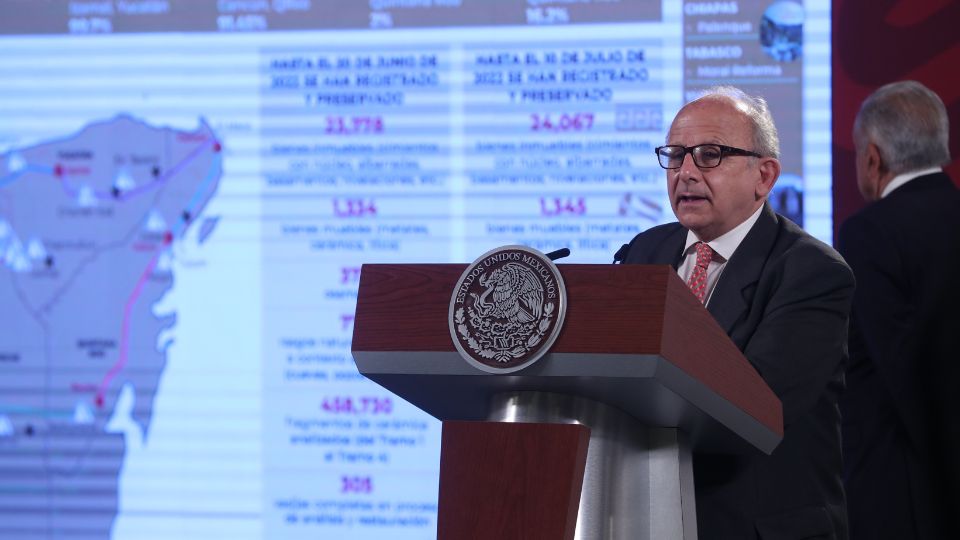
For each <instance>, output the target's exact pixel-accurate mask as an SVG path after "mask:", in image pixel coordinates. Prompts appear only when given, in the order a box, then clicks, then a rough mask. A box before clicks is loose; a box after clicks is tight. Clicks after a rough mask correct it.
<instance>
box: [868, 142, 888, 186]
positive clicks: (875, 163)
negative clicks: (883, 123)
mask: <svg viewBox="0 0 960 540" xmlns="http://www.w3.org/2000/svg"><path fill="white" fill-rule="evenodd" d="M886 169H887V167H886V166H885V165H884V164H883V156H882V155H880V148H879V147H878V146H877V145H875V144H873V143H867V170H868V171H870V177H871V178H879V177H881V176H883V175H884V174H885V173H886V172H887V170H886Z"/></svg>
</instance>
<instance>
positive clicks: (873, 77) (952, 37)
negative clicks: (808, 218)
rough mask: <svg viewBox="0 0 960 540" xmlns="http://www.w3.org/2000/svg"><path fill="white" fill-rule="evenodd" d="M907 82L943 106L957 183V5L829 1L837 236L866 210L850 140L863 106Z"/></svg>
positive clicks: (913, 0)
mask: <svg viewBox="0 0 960 540" xmlns="http://www.w3.org/2000/svg"><path fill="white" fill-rule="evenodd" d="M904 79H913V80H916V81H920V82H922V83H923V84H925V85H927V86H928V87H929V88H930V89H931V90H933V91H934V92H936V93H937V94H939V95H940V98H941V99H943V102H944V104H946V106H947V112H948V113H949V115H950V155H951V156H953V158H954V160H953V162H952V163H951V164H950V166H949V167H948V168H947V172H948V173H950V175H951V176H952V177H953V180H954V182H958V183H960V0H834V1H833V216H834V217H833V219H834V236H836V231H837V230H838V229H839V227H840V224H841V223H842V222H843V220H844V219H846V218H847V217H849V216H850V215H851V214H853V213H854V212H856V211H857V210H859V209H860V208H861V207H862V206H863V205H864V202H863V200H862V199H861V197H860V193H859V192H858V191H857V184H856V177H855V172H854V152H853V138H852V136H851V131H852V129H853V119H854V118H855V117H856V114H857V110H858V109H859V107H860V102H861V101H863V99H864V98H865V97H867V95H869V94H870V92H872V91H873V90H875V89H876V88H878V87H879V86H881V85H884V84H886V83H888V82H893V81H899V80H904Z"/></svg>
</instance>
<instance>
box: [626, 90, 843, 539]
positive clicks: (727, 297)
mask: <svg viewBox="0 0 960 540" xmlns="http://www.w3.org/2000/svg"><path fill="white" fill-rule="evenodd" d="M657 154H658V159H659V160H660V165H661V166H662V167H664V168H665V169H667V171H666V176H667V190H668V192H669V196H670V204H671V206H672V207H673V211H674V213H675V214H676V216H677V219H678V220H679V223H670V224H667V225H661V226H658V227H654V228H652V229H650V230H648V231H645V232H643V233H641V234H639V235H637V236H636V237H635V238H634V239H633V240H632V241H631V242H630V245H629V251H628V252H627V254H626V256H625V260H624V262H626V263H638V264H672V265H674V267H676V268H677V271H678V273H679V274H680V277H681V278H683V279H684V280H685V281H687V283H688V284H691V282H693V287H691V288H692V289H694V291H695V294H697V293H698V292H699V293H700V295H701V296H702V300H705V301H706V306H707V309H708V310H709V311H710V313H712V314H713V316H714V318H715V319H716V320H717V322H719V323H720V326H721V327H723V328H724V329H725V330H726V332H727V334H728V335H729V336H730V338H731V339H732V340H733V342H734V343H735V344H736V345H737V346H738V347H739V348H740V350H741V351H743V353H744V356H746V358H747V359H748V360H749V361H750V363H751V364H752V365H753V367H754V368H756V370H757V371H758V372H759V373H760V375H761V376H762V377H763V379H764V380H765V381H766V382H767V384H768V385H770V387H771V388H772V389H773V391H774V392H775V393H776V394H777V396H778V397H779V398H780V400H781V401H782V402H783V420H784V427H785V429H784V438H783V441H782V442H781V443H780V445H779V446H778V447H777V448H776V450H774V452H773V454H772V455H770V456H766V455H762V454H759V453H755V454H750V455H742V456H735V455H719V454H712V455H711V454H702V453H695V454H694V456H693V468H694V483H695V488H696V503H697V528H698V532H699V537H700V538H701V539H702V540H712V539H721V538H722V539H736V540H749V539H756V538H760V539H794V538H795V539H800V538H846V537H847V525H846V511H845V507H844V493H843V486H842V483H841V479H840V471H841V454H840V413H839V410H838V407H837V399H838V396H839V393H840V391H841V389H842V385H843V382H842V374H843V365H844V361H845V359H846V340H847V319H848V314H849V310H850V302H851V298H852V295H853V287H854V281H853V275H852V274H851V272H850V269H849V267H847V265H846V264H845V263H844V262H843V259H841V258H840V256H839V255H838V254H837V253H836V252H835V251H834V250H833V249H831V248H830V247H829V246H827V245H826V244H824V243H822V242H820V241H818V240H816V239H814V238H813V237H811V236H810V235H808V234H807V233H805V232H804V231H803V230H801V229H800V228H799V227H798V226H797V225H795V224H794V223H792V222H790V221H789V220H787V219H786V218H784V217H782V216H779V215H777V214H775V213H774V212H773V210H772V209H771V208H770V205H769V204H768V203H767V202H766V198H767V195H768V194H769V193H770V190H771V189H772V188H773V185H774V183H775V182H776V181H777V177H778V176H779V174H780V162H779V161H778V159H777V158H778V156H779V140H778V136H777V130H776V127H775V126H774V124H773V119H772V117H771V116H770V112H769V110H768V108H767V105H766V103H765V102H764V101H763V100H762V99H759V98H753V97H750V96H748V95H746V94H744V93H743V92H741V91H739V90H737V89H734V88H729V87H727V88H719V89H715V90H714V91H712V92H711V93H708V94H706V95H705V96H704V97H702V98H700V99H697V100H695V101H693V102H691V103H689V104H687V105H686V106H685V107H683V108H682V109H681V110H680V112H679V113H678V114H677V117H676V118H675V119H674V121H673V123H672V124H671V126H670V131H669V133H668V135H667V145H666V146H663V147H660V148H658V149H657ZM701 243H706V244H707V245H709V246H710V248H711V250H710V251H707V250H705V249H704V248H703V247H702V245H701ZM711 253H712V255H711ZM698 258H700V263H701V264H700V266H705V267H706V276H705V277H702V273H703V271H702V270H698V269H697V266H698V264H697V263H698V261H697V259H698ZM708 261H709V262H708ZM701 284H702V285H701Z"/></svg>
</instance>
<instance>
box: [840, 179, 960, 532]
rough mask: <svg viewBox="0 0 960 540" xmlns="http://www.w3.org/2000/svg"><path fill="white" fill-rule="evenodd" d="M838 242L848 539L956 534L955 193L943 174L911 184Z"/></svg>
mask: <svg viewBox="0 0 960 540" xmlns="http://www.w3.org/2000/svg"><path fill="white" fill-rule="evenodd" d="M839 246H840V250H841V252H842V253H843V255H844V257H845V258H846V259H847V261H848V262H849V263H850V266H851V267H852V268H853V271H854V274H855V275H856V277H857V283H858V286H857V292H856V294H855V296H854V304H853V315H852V319H851V320H852V324H851V328H850V368H849V370H848V372H847V392H846V394H845V395H844V396H843V398H842V400H841V408H842V411H843V432H844V441H843V443H844V462H845V463H844V480H845V482H846V487H847V494H848V506H849V514H850V533H851V537H852V538H855V539H867V538H869V539H871V540H873V539H884V538H896V539H904V540H909V539H912V538H923V539H926V538H960V532H958V531H957V530H956V528H955V527H956V525H955V524H953V525H952V526H953V527H954V530H953V531H952V532H950V531H948V529H947V527H948V526H950V525H951V524H950V520H951V515H952V520H954V521H956V520H957V519H958V516H957V513H958V512H960V495H958V494H957V492H956V491H955V490H956V486H957V484H956V482H957V481H958V480H957V479H956V478H955V477H956V475H957V474H958V473H957V471H956V468H957V460H958V459H960V448H957V446H958V442H957V438H958V435H957V429H958V428H957V426H958V423H960V420H958V419H957V418H958V417H957V415H958V414H960V411H958V410H956V408H957V404H956V397H954V396H955V395H956V393H957V392H958V390H957V386H958V383H960V378H958V373H957V366H958V363H960V353H958V352H957V348H956V336H957V334H958V333H960V332H958V331H960V318H958V315H957V313H958V309H960V307H958V306H960V294H958V292H957V290H958V289H957V287H958V280H960V266H957V264H958V263H960V191H958V190H957V189H956V187H955V186H954V185H953V182H951V180H950V178H949V177H948V176H947V175H946V174H943V173H937V174H931V175H926V176H922V177H920V178H916V179H914V180H911V181H910V182H908V183H906V184H904V185H903V186H901V187H899V188H897V189H896V190H894V191H893V192H892V193H890V194H889V195H888V196H887V197H884V198H883V199H881V200H879V201H877V202H875V203H874V204H871V205H869V206H867V207H866V208H865V209H863V210H862V211H861V212H859V213H858V214H856V215H854V216H853V217H851V218H850V219H848V220H847V221H846V222H845V223H844V224H843V226H842V227H841V229H840V241H839ZM951 400H953V401H952V403H951ZM951 409H952V410H951ZM951 476H953V477H954V478H952V482H949V481H945V480H950V479H951ZM951 486H952V489H953V490H954V491H953V492H952V494H950V492H949V489H951ZM946 497H953V498H954V499H953V505H952V508H949V507H947V506H946V505H945V503H948V502H950V501H949V499H946Z"/></svg>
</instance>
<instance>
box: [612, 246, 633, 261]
mask: <svg viewBox="0 0 960 540" xmlns="http://www.w3.org/2000/svg"><path fill="white" fill-rule="evenodd" d="M628 251H630V244H624V245H622V246H620V249H618V250H617V252H616V253H614V254H613V264H623V260H624V259H626V258H627V252H628Z"/></svg>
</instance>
